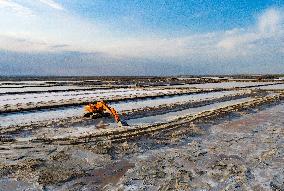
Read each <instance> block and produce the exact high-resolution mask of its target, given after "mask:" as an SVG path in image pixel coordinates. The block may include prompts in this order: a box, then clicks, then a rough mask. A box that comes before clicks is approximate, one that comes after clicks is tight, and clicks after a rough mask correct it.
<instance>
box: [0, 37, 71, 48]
mask: <svg viewBox="0 0 284 191" xmlns="http://www.w3.org/2000/svg"><path fill="white" fill-rule="evenodd" d="M27 47H28V49H27ZM0 50H5V51H13V52H27V51H28V52H55V51H58V50H59V51H65V50H69V46H68V45H66V44H55V43H50V42H45V41H38V40H29V39H25V38H17V37H15V36H13V35H0Z"/></svg>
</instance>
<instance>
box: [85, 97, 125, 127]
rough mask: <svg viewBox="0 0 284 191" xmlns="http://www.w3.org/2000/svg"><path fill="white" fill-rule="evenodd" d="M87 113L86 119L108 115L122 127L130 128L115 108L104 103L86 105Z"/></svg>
mask: <svg viewBox="0 0 284 191" xmlns="http://www.w3.org/2000/svg"><path fill="white" fill-rule="evenodd" d="M85 111H86V112H87V113H85V115H84V116H85V117H94V116H95V117H104V116H106V115H112V116H113V117H114V120H115V121H116V123H117V124H118V125H119V126H120V127H121V126H128V124H127V123H126V122H125V121H121V119H120V116H119V114H118V112H117V111H116V110H115V109H114V108H112V107H110V106H108V105H107V104H106V102H104V101H98V102H96V103H90V104H88V105H86V106H85ZM105 112H107V113H105Z"/></svg>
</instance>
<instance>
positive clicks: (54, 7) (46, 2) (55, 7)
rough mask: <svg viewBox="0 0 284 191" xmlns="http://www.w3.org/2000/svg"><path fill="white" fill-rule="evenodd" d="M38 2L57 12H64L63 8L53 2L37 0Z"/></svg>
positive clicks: (50, 0)
mask: <svg viewBox="0 0 284 191" xmlns="http://www.w3.org/2000/svg"><path fill="white" fill-rule="evenodd" d="M39 1H40V2H42V3H44V4H46V5H48V6H49V7H51V8H53V9H57V10H64V8H63V7H62V6H61V5H60V4H58V3H56V2H55V1H53V0H39Z"/></svg>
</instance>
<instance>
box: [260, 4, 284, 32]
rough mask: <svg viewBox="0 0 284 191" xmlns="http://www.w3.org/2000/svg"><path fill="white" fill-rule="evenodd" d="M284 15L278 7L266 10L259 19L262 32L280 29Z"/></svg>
mask: <svg viewBox="0 0 284 191" xmlns="http://www.w3.org/2000/svg"><path fill="white" fill-rule="evenodd" d="M282 19H283V15H281V11H280V10H277V9H273V8H272V9H268V10H266V11H265V12H264V13H263V14H262V15H261V16H260V17H259V20H258V29H259V32H261V33H274V32H277V31H278V30H279V27H280V25H281V20H282Z"/></svg>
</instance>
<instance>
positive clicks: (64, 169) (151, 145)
mask: <svg viewBox="0 0 284 191" xmlns="http://www.w3.org/2000/svg"><path fill="white" fill-rule="evenodd" d="M283 116H284V103H283V102H281V103H278V104H272V105H266V106H261V107H258V108H255V109H249V110H244V111H242V112H233V113H231V114H229V115H226V116H224V117H223V118H219V119H214V120H212V119H211V120H209V119H208V120H206V121H202V122H195V123H192V122H191V123H189V124H183V125H182V126H180V127H179V128H178V129H175V130H167V131H162V132H158V133H155V134H152V135H151V136H150V135H147V136H142V137H139V138H135V139H131V140H128V141H125V142H117V143H111V142H109V141H107V140H106V141H102V142H96V143H92V142H90V143H85V144H75V145H57V144H43V143H31V142H26V143H24V142H21V143H19V142H18V143H17V142H11V143H9V142H6V143H3V144H1V146H0V149H1V160H0V161H1V166H0V168H1V170H0V176H1V179H0V190H4V191H6V190H11V191H14V190H47V191H49V190H62V191H63V190H74V191H75V190H216V191H217V190H275V191H276V190H284V148H283V143H284V139H283V137H284V118H283Z"/></svg>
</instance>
